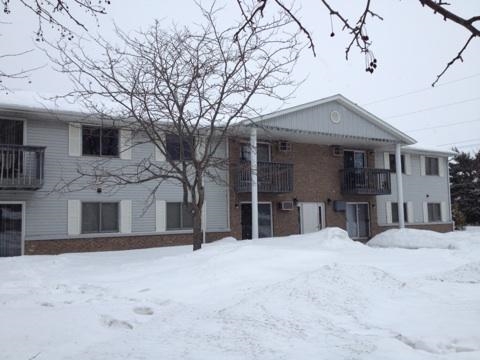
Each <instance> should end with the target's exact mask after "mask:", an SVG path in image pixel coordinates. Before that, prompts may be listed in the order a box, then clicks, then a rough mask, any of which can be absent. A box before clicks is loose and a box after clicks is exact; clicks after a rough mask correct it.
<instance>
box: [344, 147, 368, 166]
mask: <svg viewBox="0 0 480 360" xmlns="http://www.w3.org/2000/svg"><path fill="white" fill-rule="evenodd" d="M366 155H367V154H366V153H365V151H356V150H345V151H344V152H343V166H344V168H345V169H363V168H365V167H367V156H366Z"/></svg>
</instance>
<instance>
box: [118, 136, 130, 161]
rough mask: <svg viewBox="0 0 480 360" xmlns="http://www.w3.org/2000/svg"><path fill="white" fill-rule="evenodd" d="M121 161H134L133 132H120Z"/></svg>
mask: <svg viewBox="0 0 480 360" xmlns="http://www.w3.org/2000/svg"><path fill="white" fill-rule="evenodd" d="M120 159H123V160H131V159H132V132H131V131H130V130H124V129H121V130H120Z"/></svg>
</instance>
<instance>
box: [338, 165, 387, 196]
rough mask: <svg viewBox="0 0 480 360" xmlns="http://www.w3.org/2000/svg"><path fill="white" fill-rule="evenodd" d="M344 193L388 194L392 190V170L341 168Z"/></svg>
mask: <svg viewBox="0 0 480 360" xmlns="http://www.w3.org/2000/svg"><path fill="white" fill-rule="evenodd" d="M340 178H341V182H342V193H344V194H353V195H388V194H390V193H391V192H392V189H391V184H390V170H386V169H369V168H363V169H343V170H340Z"/></svg>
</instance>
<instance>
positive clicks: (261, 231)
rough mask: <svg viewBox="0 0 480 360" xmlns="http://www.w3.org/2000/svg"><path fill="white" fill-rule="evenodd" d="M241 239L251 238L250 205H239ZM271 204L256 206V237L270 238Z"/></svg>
mask: <svg viewBox="0 0 480 360" xmlns="http://www.w3.org/2000/svg"><path fill="white" fill-rule="evenodd" d="M241 210H242V214H241V220H242V239H251V238H252V204H251V203H243V204H241ZM272 236H273V234H272V204H271V203H259V204H258V237H260V238H265V237H272Z"/></svg>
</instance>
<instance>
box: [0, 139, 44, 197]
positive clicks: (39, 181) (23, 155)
mask: <svg viewBox="0 0 480 360" xmlns="http://www.w3.org/2000/svg"><path fill="white" fill-rule="evenodd" d="M44 163H45V147H43V146H24V145H1V144H0V189H2V190H36V189H39V188H41V187H42V186H43V179H44V169H43V168H44Z"/></svg>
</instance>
